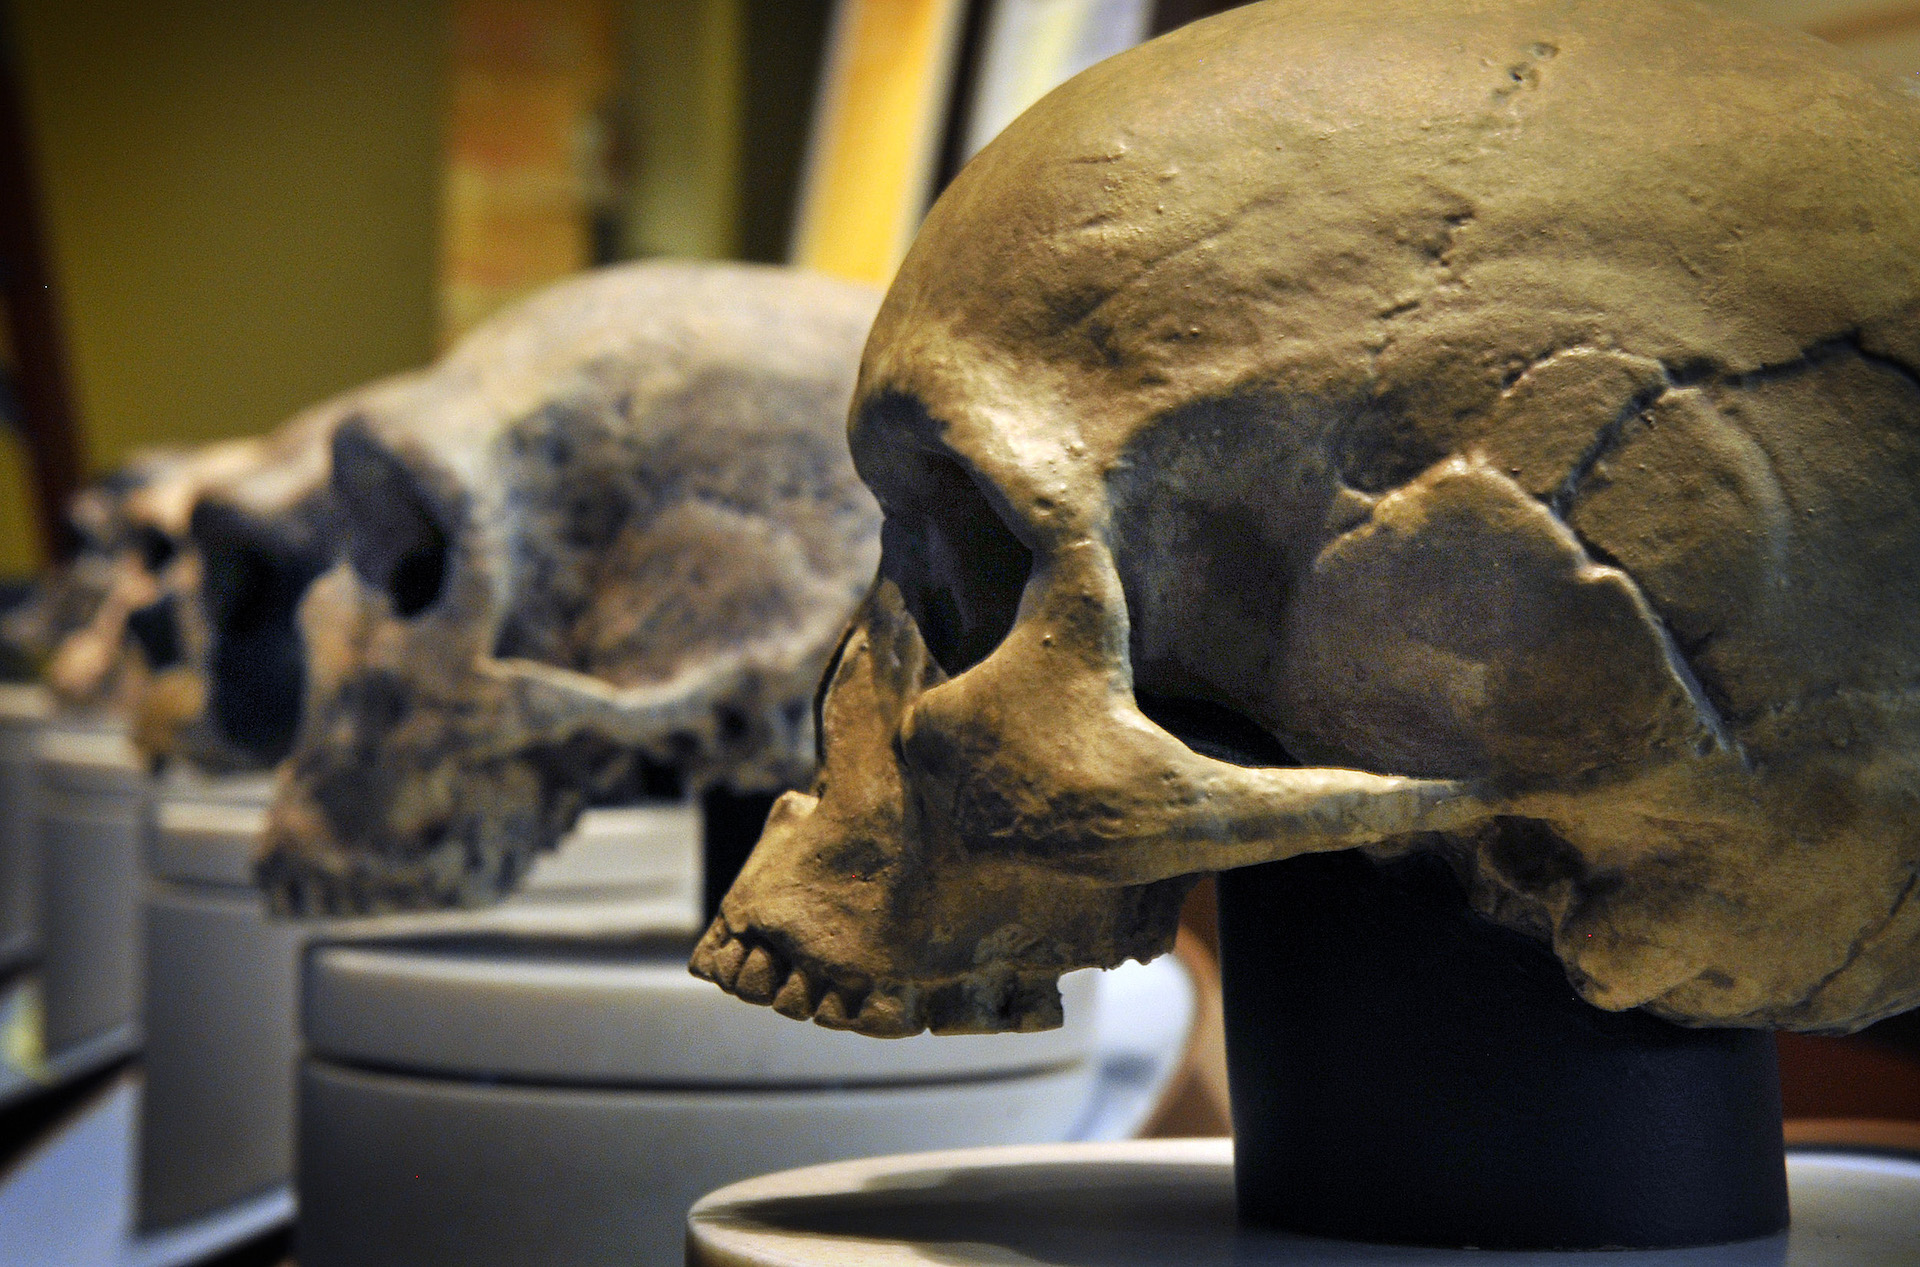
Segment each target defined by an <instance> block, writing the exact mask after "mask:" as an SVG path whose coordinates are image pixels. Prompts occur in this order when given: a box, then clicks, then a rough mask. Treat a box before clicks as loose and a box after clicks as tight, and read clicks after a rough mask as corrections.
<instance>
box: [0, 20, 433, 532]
mask: <svg viewBox="0 0 1920 1267" xmlns="http://www.w3.org/2000/svg"><path fill="white" fill-rule="evenodd" d="M10 16H11V18H12V28H13V32H14V38H15V44H16V47H17V49H18V52H19V57H20V71H21V78H22V80H23V81H24V83H23V89H24V93H25V97H26V106H27V111H28V117H29V121H30V125H31V127H32V131H33V137H34V141H35V144H36V146H37V151H38V152H37V154H36V158H37V162H38V168H39V174H40V183H41V193H42V200H43V202H44V204H45V208H46V213H47V220H48V226H47V227H48V231H49V236H50V238H51V242H52V252H53V257H54V258H53V266H54V270H55V276H56V277H57V278H58V280H59V283H60V285H61V286H62V287H63V288H64V292H65V293H64V295H63V296H62V298H63V300H64V304H65V310H66V325H67V331H68V337H69V343H70V346H71V350H72V360H73V366H72V368H73V374H74V380H75V382H74V387H75V395H76V398H77V404H78V409H79V413H80V416H81V421H82V426H83V427H84V429H85V445H86V452H87V456H88V461H89V465H90V467H91V468H92V469H93V470H94V471H101V470H104V469H106V468H108V467H111V466H112V465H114V464H115V463H116V462H118V461H119V460H120V459H121V458H122V457H124V456H125V455H126V454H127V452H128V451H129V450H132V449H134V448H137V447H139V446H141V445H145V444H153V443H158V442H166V441H197V440H205V439H210V438H213V437H218V436H228V435H236V434H242V433H246V432H254V431H260V430H263V429H265V428H267V427H270V426H272V425H273V424H274V423H276V422H278V421H280V420H281V419H283V418H285V417H286V416H287V415H288V414H290V413H292V412H293V411H294V410H295V409H297V408H298V407H300V406H301V405H304V404H306V403H308V402H310V401H313V400H316V399H318V398H320V397H322V396H325V395H327V394H329V393H331V392H334V391H337V390H339V389H341V388H344V387H348V386H350V385H352V384H354V383H358V382H362V381H364V380H366V379H369V378H372V377H374V376H376V375H379V374H383V373H386V372H388V371H391V370H395V369H399V368H402V367H404V366H409V365H414V364H418V363H420V362H422V361H424V360H426V359H427V358H428V357H429V356H430V355H431V353H432V350H433V312H434V278H435V262H436V255H435V252H436V233H437V226H436V221H435V200H436V196H437V190H438V186H439V179H440V168H441V163H440V129H441V118H442V108H441V107H442V97H443V93H444V91H445V85H446V83H447V76H446V74H445V68H444V61H445V55H446V52H445V44H446V31H447V21H446V16H445V13H444V3H443V0H226V2H225V3H215V2H210V0H12V4H11V15H10ZM0 465H10V464H4V463H0ZM0 495H10V490H9V492H8V493H0ZM15 519H16V517H15V516H5V517H0V528H4V530H5V531H7V532H8V533H10V534H11V533H12V532H13V531H15V530H14V529H13V527H12V524H13V522H14V520H15ZM19 554H20V548H19V546H18V544H17V543H8V545H7V547H6V548H4V549H0V557H18V556H19Z"/></svg>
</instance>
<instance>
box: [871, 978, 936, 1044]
mask: <svg viewBox="0 0 1920 1267" xmlns="http://www.w3.org/2000/svg"><path fill="white" fill-rule="evenodd" d="M919 1002H920V1000H919V992H918V991H915V990H911V989H897V988H896V989H886V988H882V989H876V990H874V992H873V993H871V994H869V995H868V996H867V1001H866V1002H865V1003H863V1004H861V1006H860V1016H859V1019H858V1020H857V1021H856V1022H855V1027H856V1028H857V1029H859V1031H860V1032H861V1033H863V1034H872V1035H874V1036H876V1037H879V1038H904V1037H905V1036H907V1035H908V1034H916V1033H918V1032H919V1031H920V1029H921V1028H922V1024H923V1023H922V1021H921V1019H920V1006H919Z"/></svg>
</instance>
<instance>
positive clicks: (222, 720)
mask: <svg viewBox="0 0 1920 1267" xmlns="http://www.w3.org/2000/svg"><path fill="white" fill-rule="evenodd" d="M408 382H409V376H407V375H398V376H395V377H392V378H388V379H382V380H379V381H377V382H374V383H372V384H369V385H367V386H364V387H360V388H356V389H355V390H353V391H350V392H346V393H343V394H342V395H339V396H336V397H334V398H332V399H330V400H327V401H325V402H323V403H321V404H319V405H315V406H313V407H311V408H309V409H306V410H303V411H301V412H300V413H299V414H297V415H295V416H294V417H293V418H292V419H291V420H290V421H288V422H287V423H285V424H283V425H282V426H281V427H279V428H278V429H276V430H275V431H273V432H272V433H270V434H268V435H266V436H263V437H261V438H259V439H258V440H255V441H249V442H247V443H248V445H249V449H248V452H249V454H250V460H249V461H248V462H247V463H246V464H244V465H238V466H236V467H234V468H233V469H230V470H227V471H224V472H222V473H221V475H220V477H219V478H217V479H213V480H209V481H206V482H205V483H204V484H202V485H201V486H200V487H198V488H197V489H196V490H194V497H193V500H192V502H191V504H190V505H189V506H188V507H187V512H188V513H187V514H186V515H185V516H184V528H185V531H184V533H183V534H182V535H181V537H180V538H179V540H178V543H177V549H178V551H179V559H180V562H179V563H178V564H177V565H175V566H172V567H170V568H168V569H167V570H166V571H165V573H164V574H163V575H162V577H161V580H160V585H159V590H160V592H159V595H158V597H157V598H156V600H155V601H154V602H153V603H152V604H151V605H150V606H149V607H147V608H146V609H144V610H142V611H139V612H136V613H135V614H134V616H133V619H132V625H133V629H134V632H135V634H136V638H137V641H138V642H139V645H140V646H141V648H142V650H143V652H144V658H145V660H146V662H147V665H148V668H149V670H150V671H151V676H150V678H149V680H148V681H147V683H146V685H145V687H144V689H142V690H141V692H140V693H139V698H138V701H137V705H136V721H135V739H136V741H138V742H139V743H140V745H141V746H142V747H143V748H145V749H146V750H147V751H149V752H151V753H154V754H156V755H178V756H182V757H185V758H187V759H189V760H191V761H193V762H194V763H195V764H196V765H198V766H199V767H201V768H203V769H207V770H215V771H220V770H236V769H264V768H267V767H269V766H272V765H274V764H276V763H277V762H278V761H280V760H281V759H282V758H283V757H285V756H286V754H287V752H288V750H289V749H290V748H291V747H292V744H293V732H294V729H295V727H296V725H297V724H298V721H299V716H300V703H301V699H302V697H303V693H304V659H303V657H302V655H301V651H300V632H299V629H298V628H297V626H296V623H295V613H296V610H297V608H298V605H299V602H300V598H301V595H302V594H304V593H305V592H306V588H307V586H308V585H309V584H311V583H312V582H313V580H314V578H315V577H317V576H319V575H320V573H321V572H323V571H325V570H326V569H327V568H328V567H329V566H331V565H332V563H333V562H334V561H335V559H336V557H337V556H338V552H339V534H338V532H337V525H336V522H335V516H334V514H333V510H332V506H333V503H332V497H331V489H330V485H329V482H328V474H329V470H330V468H331V453H332V443H333V433H334V431H335V429H336V428H337V427H338V426H339V425H340V423H341V422H342V420H344V419H346V418H349V417H353V416H356V415H357V414H359V413H361V412H363V411H365V410H367V409H371V408H376V407H378V404H379V402H381V401H382V400H384V399H386V398H388V397H390V396H392V395H394V394H395V393H398V392H400V391H402V390H404V387H405V385H406V384H407V383H408ZM181 522H182V517H181V516H179V515H177V514H176V515H173V516H171V517H170V519H169V523H181Z"/></svg>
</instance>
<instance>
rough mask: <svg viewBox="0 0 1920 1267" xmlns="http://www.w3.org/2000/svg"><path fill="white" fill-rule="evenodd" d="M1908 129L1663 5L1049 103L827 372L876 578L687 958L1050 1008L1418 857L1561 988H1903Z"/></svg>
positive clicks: (1863, 991) (1863, 89)
mask: <svg viewBox="0 0 1920 1267" xmlns="http://www.w3.org/2000/svg"><path fill="white" fill-rule="evenodd" d="M1916 153H1920V102H1915V101H1913V100H1911V99H1909V98H1906V97H1904V96H1901V95H1900V94H1898V93H1897V92H1896V91H1894V90H1891V89H1886V88H1883V87H1880V86H1878V85H1876V84H1875V83H1873V82H1870V81H1869V80H1868V79H1866V78H1864V77H1863V76H1862V75H1861V74H1859V73H1857V72H1856V71H1855V70H1853V69H1851V68H1850V67H1849V66H1848V64H1846V63H1844V62H1843V61H1841V60H1840V58H1839V55H1838V54H1836V53H1834V52H1832V51H1831V50H1829V49H1827V48H1826V47H1825V46H1823V45H1819V44H1817V43H1815V42H1813V41H1811V40H1808V39H1804V38H1801V37H1798V36H1791V35H1786V34H1782V33H1777V32H1772V31H1769V30H1765V29H1762V28H1758V27H1754V26H1750V25H1746V24H1742V23H1737V22H1734V21H1731V20H1727V19H1724V18H1722V17H1719V16H1716V15H1715V14H1714V12H1713V11H1711V10H1709V9H1706V8H1703V7H1697V6H1693V5H1688V4H1684V3H1667V2H1664V0H1630V2H1629V0H1621V2H1619V3H1609V4H1605V5H1600V4H1578V3H1569V2H1553V0H1537V2H1528V0H1515V2H1513V3H1500V4H1488V3H1481V2H1477V0H1372V2H1371V3H1358V4H1356V3H1353V2H1352V0H1276V2H1275V3H1271V4H1262V5H1254V6H1251V7H1248V8H1245V9H1241V10H1237V11H1234V12H1232V13H1229V14H1227V15H1224V16H1222V17H1219V18H1215V19H1212V20H1209V21H1205V22H1201V23H1198V24H1196V25H1194V26H1191V27H1188V28H1186V29H1184V30H1182V31H1179V32H1177V33H1175V34H1173V35H1170V36H1167V37H1165V38H1163V39H1161V40H1158V41H1155V42H1153V43H1151V44H1149V45H1145V46H1143V47H1141V48H1139V49H1137V50H1135V51H1133V52H1131V53H1128V54H1123V55H1122V56H1120V57H1117V58H1115V59H1113V60H1111V61H1109V62H1106V63H1104V64H1103V65H1101V66H1099V67H1096V68H1095V69H1093V70H1091V71H1089V72H1087V73H1086V74H1084V75H1082V76H1080V77H1078V78H1077V79H1075V80H1073V81H1071V82H1070V83H1068V84H1067V85H1066V86H1065V87H1063V88H1061V89H1060V90H1058V91H1057V92H1055V93H1054V94H1053V95H1052V96H1050V97H1048V98H1047V99H1046V100H1044V101H1043V102H1042V103H1041V104H1040V105H1038V106H1036V107H1035V108H1034V109H1033V110H1032V111H1030V112H1029V113H1028V114H1027V115H1026V116H1024V117H1023V118H1022V119H1021V120H1019V121H1018V122H1017V123H1015V124H1014V125H1013V126H1012V127H1011V128H1009V129H1008V130H1007V132H1006V133H1005V134H1004V135H1003V136H1002V137H1001V138H1000V139H999V140H998V141H996V142H995V143H994V144H993V145H992V146H990V147H988V149H987V150H986V151H984V152H983V153H982V154H981V156H980V157H979V158H978V159H976V160H975V161H974V162H973V163H972V164H971V165H970V166H969V167H968V168H967V169H966V170H965V171H964V172H963V173H962V175H961V176H960V178H959V179H958V180H957V181H956V182H955V183H954V185H953V186H952V188H951V189H949V191H948V192H947V193H946V194H945V195H944V196H943V197H942V198H941V200H940V202H939V203H938V204H937V205H936V206H935V208H934V210H933V212H932V214H931V215H930V216H929V218H928V220H927V223H926V226H925V228H924V230H923V231H922V233H921V235H920V237H919V239H918V241H917V242H916V244H915V246H914V248H913V250H912V252H911V254H910V255H909V257H908V259H907V261H906V263H905V265H904V267H903V268H902V270H901V273H900V276H899V278H898V279H897V281H896V282H895V284H894V286H893V289H892V291H891V292H890V294H889V296H888V298H887V302H886V304H885V305H884V307H883V309H882V311H881V314H880V316H879V318H878V319H877V321H876V324H875V328H874V332H873V336H872V339H871V341H870V342H869V344H868V347H867V351H866V355H865V360H864V362H863V366H862V373H861V381H860V387H859V391H858V393H857V395H856V399H855V403H854V410H853V420H852V426H851V441H852V447H853V452H854V457H855V462H856V465H857V466H858V468H859V470H860V472H861V475H862V477H863V478H864V479H865V480H866V481H867V482H868V484H869V485H870V486H871V487H872V488H873V490H874V492H875V494H876V496H877V497H878V498H879V501H880V504H881V506H882V508H883V510H884V512H885V516H886V521H885V528H884V534H883V542H884V553H883V557H882V562H881V566H880V573H879V579H878V581H877V583H876V585H875V587H874V589H873V591H872V593H871V595H870V596H869V598H868V599H867V601H866V604H865V606H864V607H863V609H862V610H861V612H860V614H859V616H858V617H857V619H856V621H855V624H854V627H853V629H852V631H851V633H850V635H849V636H848V638H847V639H846V641H845V643H844V644H843V647H842V649H841V651H840V654H839V655H838V657H837V659H836V660H835V662H834V664H833V666H832V668H831V669H830V671H829V673H828V676H827V681H826V685H825V694H824V700H823V711H822V726H823V731H824V736H825V751H824V755H823V760H824V765H823V770H822V773H821V776H820V778H819V781H818V783H817V784H816V786H815V787H814V789H813V792H812V794H811V795H800V794H790V795H788V796H787V797H785V798H784V799H783V800H782V801H781V802H780V803H779V805H778V806H777V807H776V809H775V811H774V813H773V816H772V818H771V819H770V821H769V824H768V827H767V830H766V833H765V835H764V836H763V838H762V840H761V842H760V845H759V847H758V849H757V850H756V852H755V854H754V856H753V858H752V859H751V861H750V862H749V864H748V866H747V868H746V870H745V871H744V872H743V873H742V875H741V877H740V879H739V880H738V882H737V883H736V884H735V886H734V888H733V890H732V891H731V892H730V893H729V894H728V896H727V898H726V900H725V903H724V905H723V906H722V908H721V916H720V918H719V920H717V921H716V922H715V924H714V926H713V928H712V929H711V930H710V931H709V932H708V934H707V936H706V938H705V939H704V941H703V942H702V944H701V946H700V947H699V948H698V950H697V951H696V954H695V957H694V970H695V972H696V973H699V974H701V975H704V976H707V977H710V978H712V979H715V980H717V981H719V982H720V983H721V984H723V985H725V986H726V987H727V988H729V989H731V990H732V991H733V992H735V993H736V994H739V995H740V996H742V997H744V998H747V999H751V1000H755V1001H760V1002H769V1001H770V1002H772V1003H773V1004H774V1006H776V1007H777V1008H779V1009H780V1010H782V1011H784V1012H787V1013H788V1014H790V1015H794V1016H806V1015H809V1014H811V1015H814V1016H815V1017H816V1019H818V1020H820V1021H822V1022H823V1023H827V1024H831V1025H839V1026H848V1027H851V1028H854V1029H858V1030H862V1031H865V1032H868V1033H873V1034H897V1033H910V1032H913V1031H915V1030H918V1029H921V1028H923V1027H927V1026H931V1027H932V1028H934V1029H936V1030H954V1031H961V1030H992V1029H1007V1028H1023V1027H1028V1026H1035V1025H1044V1024H1047V1023H1050V1022H1052V1021H1053V1020H1054V1018H1055V1016H1056V1015H1057V1004H1056V1002H1055V998H1056V996H1055V993H1054V988H1053V981H1054V979H1055V977H1056V976H1057V974H1059V973H1060V972H1062V971H1064V970H1066V969H1070V968H1076V967H1081V966H1104V965H1111V964H1114V963H1117V962H1119V961H1121V960H1123V959H1125V958H1127V957H1129V956H1140V957H1145V956H1147V955H1151V954H1154V953H1158V952H1160V951H1162V950H1164V949H1166V948H1167V947H1168V946H1169V945H1170V942H1171V939H1172V935H1173V931H1174V918H1175V911H1176V910H1177V908H1178V905H1179V902H1180V899H1181V896H1182V894H1183V893H1184V892H1185V891H1186V889H1187V887H1188V886H1189V885H1190V884H1191V883H1192V880H1193V877H1194V876H1195V875H1197V874H1199V873H1203V872H1209V871H1214V870H1219V869H1222V868H1229V867H1236V866H1241V865H1245V864H1248V863H1254V862H1261V861H1267V860H1271V859H1278V858H1284V857H1288V856H1292V855H1296V854H1300V853H1304V852H1310V851H1316V850H1331V849H1345V848H1354V847H1362V848H1368V849H1374V850H1383V851H1387V852H1393V851H1401V850H1407V849H1415V848H1418V849H1428V850H1434V851H1438V852H1439V853H1441V854H1443V855H1444V856H1445V857H1446V858H1448V859H1449V860H1450V861H1451V862H1452V863H1453V864H1454V865H1455V867H1456V868H1457V870H1458V871H1459V873H1460V874H1461V876H1462V877H1463V879H1464V880H1465V881H1466V885H1467V888H1468V891H1469V893H1470V896H1471V900H1472V901H1473V903H1474V904H1475V906H1476V907H1477V908H1478V909H1479V910H1481V911H1482V912H1484V913H1485V914H1487V915H1489V916H1491V917H1492V918H1494V919H1496V920H1498V921H1500V922H1501V923H1504V924H1506V925H1509V926H1511V927H1514V928H1517V929H1521V930H1523V931H1526V932H1530V933H1532V934H1535V935H1537V936H1539V937H1540V938H1542V939H1546V940H1549V941H1550V942H1551V944H1552V946H1553V949H1554V950H1555V951H1556V952H1557V954H1558V956H1559V957H1560V959H1561V960H1562V962H1563V963H1564V964H1565V966H1566V969H1567V973H1568V976H1569V978H1570V979H1571V980H1572V982H1573V983H1574V985H1575V986H1576V987H1577V988H1578V989H1579V991H1580V992H1581V993H1582V994H1583V995H1584V996H1585V997H1586V998H1587V999H1588V1000H1590V1001H1591V1002H1592V1003H1594V1004H1596V1005H1598V1006H1600V1007H1603V1008H1609V1009H1622V1008H1629V1007H1636V1006H1645V1007H1648V1008H1650V1009H1652V1010H1654V1011H1655V1012H1657V1013H1658V1014H1660V1015H1663V1016H1666V1017H1668V1018H1671V1019H1674V1020H1678V1021H1682V1022H1687V1023H1695V1024H1712V1025H1743V1026H1761V1025H1778V1026H1791V1027H1796V1028H1834V1029H1844V1028H1850V1027H1854V1026H1858V1025H1861V1024H1864V1023H1866V1022H1868V1021H1871V1020H1873V1019H1875V1018H1877V1017H1881V1016H1884V1015H1887V1014H1889V1013H1892V1012H1895V1011H1897V1010H1900V1009H1903V1008H1906V1007H1910V1006H1913V1005H1914V1004H1916V1003H1920V902H1915V901H1914V900H1913V897H1912V895H1913V891H1914V888H1915V884H1916V876H1917V874H1920V378H1916V372H1915V367H1916V366H1920V165H1916V163H1915V159H1914V156H1915V154H1916Z"/></svg>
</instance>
